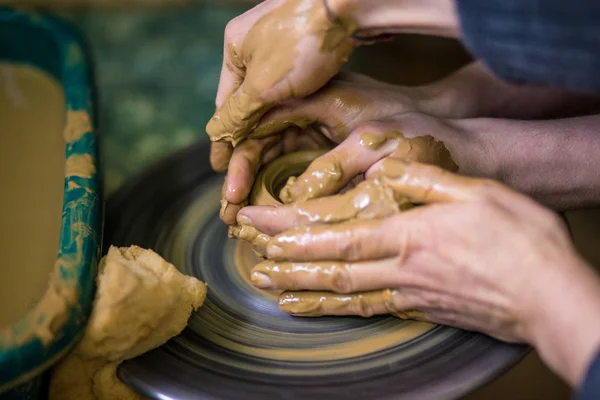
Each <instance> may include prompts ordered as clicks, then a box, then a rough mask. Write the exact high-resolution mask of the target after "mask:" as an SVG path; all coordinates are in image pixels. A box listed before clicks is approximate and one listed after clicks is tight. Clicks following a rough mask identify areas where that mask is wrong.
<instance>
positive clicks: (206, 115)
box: [68, 4, 244, 195]
mask: <svg viewBox="0 0 600 400" xmlns="http://www.w3.org/2000/svg"><path fill="white" fill-rule="evenodd" d="M243 11H244V9H243V8H240V7H232V6H229V7H228V6H214V5H202V4H199V5H194V6H190V7H186V8H183V9H176V10H158V9H157V10H153V11H144V12H140V11H136V12H130V13H129V12H123V13H121V12H119V13H110V12H90V13H85V14H81V13H77V14H73V15H70V16H68V17H69V18H70V19H71V20H72V21H74V22H75V24H76V25H78V26H79V28H80V29H81V30H82V31H83V33H84V35H85V36H86V38H87V40H88V42H89V45H90V48H91V51H92V56H93V58H94V61H95V66H96V77H97V86H98V92H99V103H100V107H99V127H100V134H101V135H102V136H103V146H104V155H105V156H104V157H105V160H104V161H105V164H104V165H105V186H106V193H107V195H110V193H112V192H113V191H114V190H115V189H116V188H118V187H119V186H120V185H121V184H122V183H123V181H124V180H125V179H126V178H127V177H128V176H130V175H131V174H133V173H135V172H137V171H139V170H140V169H141V168H143V167H144V166H146V165H148V164H149V163H151V162H152V161H155V160H157V159H158V158H161V157H162V156H164V155H166V154H168V153H170V152H172V151H173V150H175V149H178V148H181V147H183V146H186V145H189V144H190V143H192V142H194V141H196V140H198V139H202V140H207V137H206V132H205V130H204V128H205V126H206V123H207V122H208V120H209V119H210V117H211V116H212V114H213V112H214V96H215V93H216V90H217V85H218V79H219V74H220V70H221V59H222V58H221V57H222V50H223V49H222V46H223V30H224V28H225V25H226V24H227V22H228V21H229V20H230V19H231V18H233V17H234V16H236V15H238V14H240V13H242V12H243Z"/></svg>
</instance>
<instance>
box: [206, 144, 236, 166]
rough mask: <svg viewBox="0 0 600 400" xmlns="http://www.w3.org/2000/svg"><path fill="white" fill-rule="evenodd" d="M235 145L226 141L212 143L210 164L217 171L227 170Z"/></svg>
mask: <svg viewBox="0 0 600 400" xmlns="http://www.w3.org/2000/svg"><path fill="white" fill-rule="evenodd" d="M232 154H233V146H232V145H231V143H226V142H213V143H211V145H210V165H211V166H212V168H213V170H214V171H215V172H225V171H227V167H228V166H229V161H230V160H231V155H232Z"/></svg>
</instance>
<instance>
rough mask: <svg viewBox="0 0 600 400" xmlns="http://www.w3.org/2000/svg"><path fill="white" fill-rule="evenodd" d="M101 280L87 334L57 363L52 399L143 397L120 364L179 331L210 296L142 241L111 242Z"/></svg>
mask: <svg viewBox="0 0 600 400" xmlns="http://www.w3.org/2000/svg"><path fill="white" fill-rule="evenodd" d="M97 283H98V290H97V294H96V299H95V301H94V306H93V310H92V314H91V316H90V319H89V321H88V325H87V327H86V330H85V333H84V335H83V338H82V339H81V341H80V342H79V343H78V344H77V346H76V347H75V348H74V349H73V350H72V351H71V353H70V354H69V355H67V356H66V357H65V358H64V359H63V360H62V361H61V362H60V363H59V364H58V365H57V366H56V367H55V368H54V373H53V375H52V381H51V384H50V400H54V399H56V400H110V399H117V398H118V399H124V400H131V399H141V398H142V397H141V396H140V395H139V394H137V393H135V392H133V391H132V390H131V389H129V388H128V387H127V386H125V385H124V384H123V383H121V382H120V381H119V380H118V378H117V376H116V370H117V366H118V365H119V363H121V362H122V361H123V360H126V359H129V358H133V357H136V356H138V355H140V354H143V353H145V352H147V351H149V350H151V349H154V348H156V347H158V346H160V345H161V344H163V343H165V342H166V341H167V340H169V339H170V338H172V337H173V336H175V335H177V334H179V333H180V332H181V331H182V330H183V328H184V327H185V326H186V324H187V321H188V318H189V317H190V314H191V313H192V311H194V310H196V309H198V308H199V307H200V306H201V305H202V303H203V302H204V299H205V298H206V285H205V284H204V283H202V282H200V281H199V280H197V279H196V278H194V277H189V276H185V275H183V274H181V273H180V272H179V271H178V270H177V269H176V268H175V267H174V266H173V265H172V264H169V263H167V262H166V261H165V260H164V259H162V258H161V257H160V256H159V255H158V254H156V253H154V252H153V251H151V250H144V249H141V248H139V247H137V246H132V247H129V248H116V247H111V248H110V250H109V251H108V254H107V255H106V257H104V258H103V259H102V261H101V262H100V266H99V273H98V278H97Z"/></svg>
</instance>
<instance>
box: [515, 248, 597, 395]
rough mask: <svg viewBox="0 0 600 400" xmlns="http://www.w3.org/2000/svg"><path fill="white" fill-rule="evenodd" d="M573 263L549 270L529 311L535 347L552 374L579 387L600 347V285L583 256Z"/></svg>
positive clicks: (532, 295) (538, 283)
mask: <svg viewBox="0 0 600 400" xmlns="http://www.w3.org/2000/svg"><path fill="white" fill-rule="evenodd" d="M567 258H568V259H569V258H570V259H571V260H565V261H564V264H568V265H556V266H555V267H552V266H545V269H544V273H543V274H540V275H539V276H536V277H535V281H536V282H535V284H533V285H532V287H531V289H532V290H531V291H529V293H528V294H527V297H526V298H525V299H523V306H524V309H526V310H528V311H527V313H526V315H525V319H527V324H526V332H527V334H528V337H529V341H530V343H531V344H532V345H533V346H534V347H535V348H536V350H537V351H538V353H539V354H540V356H541V357H542V359H543V360H544V362H545V363H546V364H547V365H548V366H549V367H550V368H551V369H553V370H554V371H555V372H556V373H557V374H558V375H560V376H561V377H562V378H563V379H565V380H566V381H567V382H569V383H570V384H571V385H572V386H575V387H577V386H579V385H580V384H581V383H582V381H583V379H584V378H585V374H586V372H587V369H588V367H589V365H590V363H591V362H592V360H593V358H594V356H595V355H596V353H597V351H598V350H599V346H600V283H599V279H598V276H597V275H596V273H595V272H594V271H593V270H592V269H591V268H590V267H589V266H588V265H587V264H586V263H585V261H583V260H582V259H581V258H580V257H579V256H578V255H576V254H573V256H572V257H567ZM548 267H549V268H548Z"/></svg>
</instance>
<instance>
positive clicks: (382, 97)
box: [211, 74, 428, 225]
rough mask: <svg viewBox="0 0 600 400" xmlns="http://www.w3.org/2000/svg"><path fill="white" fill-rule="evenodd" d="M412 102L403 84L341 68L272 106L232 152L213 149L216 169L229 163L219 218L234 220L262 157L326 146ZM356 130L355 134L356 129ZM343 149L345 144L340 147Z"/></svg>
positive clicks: (406, 108) (408, 108)
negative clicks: (316, 86)
mask: <svg viewBox="0 0 600 400" xmlns="http://www.w3.org/2000/svg"><path fill="white" fill-rule="evenodd" d="M414 107H415V105H414V102H413V98H412V97H410V96H409V94H408V92H407V91H405V90H403V88H400V87H398V86H395V85H390V84H386V83H382V82H379V81H376V80H374V79H371V78H368V77H366V76H362V75H359V74H339V75H338V76H337V77H336V78H334V79H333V80H332V81H330V82H329V83H328V84H327V85H326V86H325V87H324V88H323V89H321V90H319V91H318V92H316V93H314V94H313V95H311V96H308V97H306V98H304V99H294V100H289V101H287V102H285V103H282V104H281V105H279V106H277V107H275V108H273V109H272V110H271V111H269V112H268V113H267V114H266V115H265V116H264V117H263V118H262V120H261V122H260V124H259V126H258V127H257V128H256V129H255V130H254V132H253V133H252V134H251V135H250V137H249V138H248V139H247V140H246V141H244V142H242V143H240V144H239V145H238V146H237V147H236V148H235V149H232V152H226V153H224V154H218V153H215V152H212V154H211V163H212V165H213V168H214V169H216V170H217V171H224V170H226V169H228V172H227V177H226V183H225V185H224V187H223V199H222V205H223V206H222V210H221V218H222V219H223V221H224V222H226V223H227V224H230V225H231V224H233V223H235V215H236V214H237V212H238V211H239V209H240V208H241V207H242V206H243V205H244V201H245V200H246V198H247V196H248V194H249V193H250V189H251V188H252V185H253V183H254V179H255V176H256V171H257V170H258V168H260V166H261V165H262V164H264V163H265V162H268V161H269V160H271V159H273V158H275V157H277V156H279V155H280V154H282V153H289V152H292V151H299V150H310V149H329V148H331V147H333V145H334V144H336V143H340V142H342V141H344V140H345V139H346V138H347V137H348V134H349V132H351V131H352V130H354V129H355V128H357V127H358V126H359V125H361V124H364V123H366V122H369V121H376V120H386V119H390V118H392V117H394V116H395V115H397V114H401V113H405V112H408V111H411V110H413V109H414ZM363 128H364V129H367V130H368V129H371V130H373V132H375V133H377V132H380V131H381V130H382V129H388V130H390V129H393V128H392V127H391V125H390V124H385V126H384V124H379V125H378V126H372V127H369V126H364V127H363ZM380 133H382V134H383V133H386V132H383V131H381V132H380ZM387 134H388V135H389V134H390V132H387ZM355 136H356V138H358V137H359V133H358V132H357V133H356V134H355ZM215 144H216V143H215ZM214 149H215V147H213V150H214ZM344 149H346V150H347V149H348V146H345V147H342V148H341V150H344ZM363 150H364V149H363ZM421 161H428V160H421Z"/></svg>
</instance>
